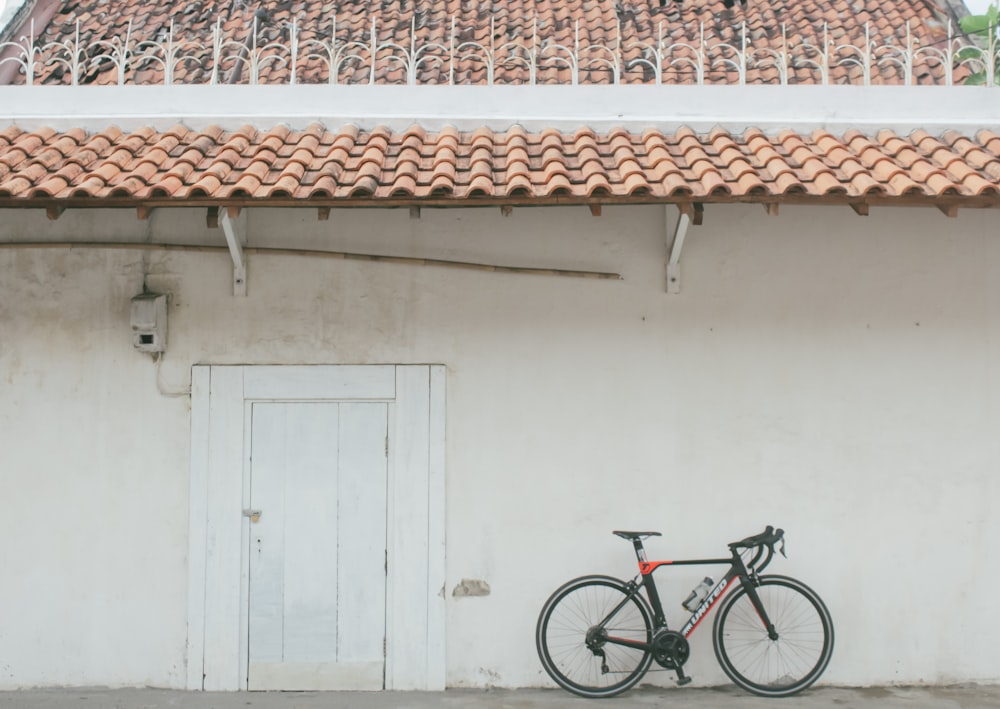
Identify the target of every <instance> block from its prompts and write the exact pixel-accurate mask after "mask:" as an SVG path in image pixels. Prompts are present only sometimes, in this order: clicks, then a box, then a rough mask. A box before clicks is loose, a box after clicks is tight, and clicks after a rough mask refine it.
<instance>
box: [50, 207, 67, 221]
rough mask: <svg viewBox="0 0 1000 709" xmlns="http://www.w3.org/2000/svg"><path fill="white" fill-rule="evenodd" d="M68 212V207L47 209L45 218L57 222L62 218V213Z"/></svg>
mask: <svg viewBox="0 0 1000 709" xmlns="http://www.w3.org/2000/svg"><path fill="white" fill-rule="evenodd" d="M65 211H66V207H46V208H45V216H47V217H48V218H49V221H53V222H54V221H55V220H56V219H58V218H59V217H61V216H62V213H63V212H65Z"/></svg>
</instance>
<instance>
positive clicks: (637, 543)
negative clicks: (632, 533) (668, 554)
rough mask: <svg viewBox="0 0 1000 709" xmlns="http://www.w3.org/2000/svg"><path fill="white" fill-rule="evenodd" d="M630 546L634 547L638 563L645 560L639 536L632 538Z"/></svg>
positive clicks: (644, 552) (644, 551)
mask: <svg viewBox="0 0 1000 709" xmlns="http://www.w3.org/2000/svg"><path fill="white" fill-rule="evenodd" d="M632 546H634V547H635V558H636V559H638V560H639V563H640V564H641V563H642V562H644V561H646V550H645V548H643V546H642V539H641V538H640V537H635V538H634V539H633V540H632Z"/></svg>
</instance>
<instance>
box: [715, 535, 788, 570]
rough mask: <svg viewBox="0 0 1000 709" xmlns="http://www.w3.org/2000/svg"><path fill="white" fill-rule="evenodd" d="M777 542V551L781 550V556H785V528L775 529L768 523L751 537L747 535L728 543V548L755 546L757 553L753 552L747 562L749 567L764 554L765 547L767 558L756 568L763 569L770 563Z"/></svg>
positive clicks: (753, 565)
mask: <svg viewBox="0 0 1000 709" xmlns="http://www.w3.org/2000/svg"><path fill="white" fill-rule="evenodd" d="M778 542H781V547H780V548H779V549H778V551H780V552H781V555H782V556H785V530H783V529H777V530H776V529H775V528H774V527H772V526H771V525H768V526H767V527H766V528H765V529H764V531H763V532H761V533H760V534H755V535H753V536H752V537H747V538H746V539H741V540H740V541H738V542H732V543H730V545H729V548H730V549H753V548H754V547H756V548H757V553H756V554H754V557H753V560H752V561H751V562H750V563H749V564H748V566H750V567H751V568H753V567H755V566H756V564H757V562H758V561H760V559H761V557H762V556H764V550H765V549H766V550H767V560H766V561H765V562H764V563H763V564H762V565H761V566H760V567H758V569H763V568H764V567H765V566H767V565H768V564H769V563H771V557H772V556H774V545H775V544H777V543H778Z"/></svg>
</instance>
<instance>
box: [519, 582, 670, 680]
mask: <svg viewBox="0 0 1000 709" xmlns="http://www.w3.org/2000/svg"><path fill="white" fill-rule="evenodd" d="M627 596H628V587H627V586H626V584H625V583H624V582H623V581H620V580H619V579H616V578H613V577H611V576H581V577H580V578H577V579H573V580H572V581H569V582H568V583H566V584H564V585H562V586H561V587H559V588H558V589H557V590H556V591H555V593H553V594H552V595H551V596H550V597H549V599H548V600H547V601H546V602H545V605H544V606H542V611H541V613H540V614H539V616H538V625H537V626H536V629H535V646H536V648H537V649H538V657H539V659H541V661H542V667H544V668H545V671H546V672H547V673H548V674H549V677H551V678H552V679H553V680H554V681H555V682H556V684H558V685H559V686H560V687H562V688H563V689H565V690H567V691H569V692H572V693H573V694H576V695H579V696H581V697H587V698H590V699H598V698H604V697H613V696H615V695H616V694H621V693H622V692H624V691H626V690H628V689H629V688H631V687H633V686H634V685H635V684H636V683H637V682H638V681H639V680H641V679H642V678H643V676H644V675H645V674H646V671H647V670H648V669H649V665H650V662H651V661H652V654H651V653H650V651H649V650H645V651H644V650H639V649H636V648H629V647H626V646H622V645H616V644H613V643H609V642H605V641H601V640H600V633H601V631H600V629H599V628H598V625H599V624H600V622H601V621H602V620H604V618H606V617H607V615H608V614H609V613H610V612H611V611H612V610H613V609H614V608H615V607H616V606H618V604H620V603H621V602H622V601H626V603H625V605H624V606H623V607H622V608H621V609H620V610H619V611H618V612H617V614H616V615H615V617H614V618H613V619H612V620H613V622H612V623H611V624H609V625H608V626H606V629H607V630H608V631H610V632H611V633H612V634H613V635H615V636H618V637H625V638H629V639H633V640H638V641H640V642H645V643H649V642H651V641H652V638H653V620H652V613H651V612H650V610H649V607H648V605H647V603H646V601H645V599H643V598H642V597H641V596H639V595H635V596H633V597H632V598H631V599H627ZM588 633H590V634H591V636H592V637H593V638H595V641H594V643H593V644H594V648H595V649H599V650H601V651H603V652H604V653H605V659H604V661H605V662H606V663H607V666H608V670H609V671H607V672H604V671H603V670H602V668H601V662H602V658H601V656H600V655H599V654H597V653H595V651H594V650H593V649H591V648H590V647H588V645H587V637H588ZM595 636H596V637H595Z"/></svg>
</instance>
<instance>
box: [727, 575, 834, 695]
mask: <svg viewBox="0 0 1000 709" xmlns="http://www.w3.org/2000/svg"><path fill="white" fill-rule="evenodd" d="M756 590H757V595H758V596H759V597H760V602H761V603H762V604H763V606H764V610H765V612H766V613H767V616H768V618H769V619H770V621H771V623H773V624H774V629H775V631H776V632H777V637H776V638H775V639H773V640H772V639H771V637H770V636H769V635H768V632H767V629H766V628H765V627H764V623H763V621H762V620H761V617H760V614H758V613H757V609H756V608H754V605H753V602H752V601H751V600H750V596H749V595H748V594H747V591H746V589H745V588H740V589H739V590H737V591H736V592H734V593H732V594H731V595H729V596H727V597H726V598H725V599H723V602H722V605H721V606H720V607H719V612H718V614H717V615H716V616H715V627H714V629H713V631H712V640H713V643H714V645H715V656H716V658H718V660H719V664H720V665H722V669H723V670H724V671H725V673H726V674H727V675H729V679H731V680H732V681H733V682H735V683H736V684H737V685H739V686H740V687H742V688H743V689H745V690H747V691H748V692H752V693H753V694H758V695H760V696H762V697H788V696H791V695H793V694H795V693H797V692H801V691H802V690H803V689H805V688H806V687H808V686H810V685H811V684H812V683H813V682H815V681H816V680H817V679H819V676H820V675H821V674H823V670H825V669H826V666H827V664H828V663H829V662H830V656H831V655H832V654H833V620H831V618H830V613H829V611H827V609H826V606H825V605H823V601H822V600H821V599H820V597H819V596H817V595H816V593H815V592H814V591H813V590H812V589H811V588H809V587H808V586H806V585H805V584H804V583H801V582H799V581H796V580H795V579H792V578H788V577H787V576H762V577H761V578H760V585H759V586H757V587H756Z"/></svg>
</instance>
